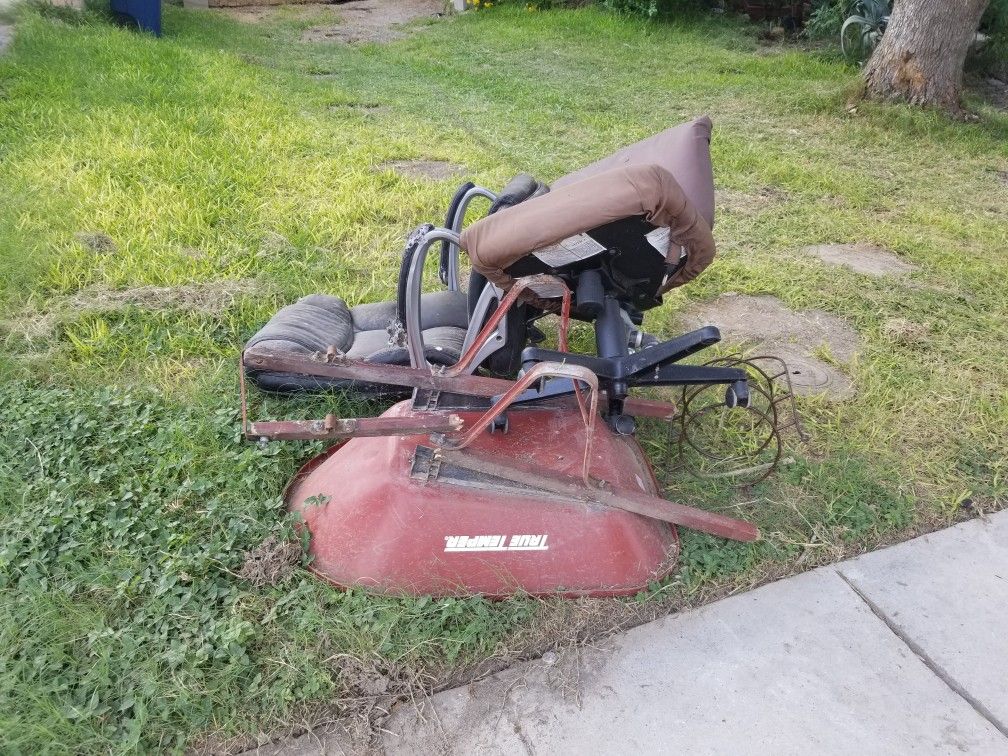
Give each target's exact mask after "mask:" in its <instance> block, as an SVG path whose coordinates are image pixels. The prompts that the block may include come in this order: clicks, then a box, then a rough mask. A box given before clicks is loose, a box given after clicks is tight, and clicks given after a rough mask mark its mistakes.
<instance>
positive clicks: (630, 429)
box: [610, 415, 637, 436]
mask: <svg viewBox="0 0 1008 756" xmlns="http://www.w3.org/2000/svg"><path fill="white" fill-rule="evenodd" d="M610 425H611V426H612V429H613V430H614V431H615V432H616V434H617V435H620V436H632V435H633V434H634V433H635V432H636V430H637V421H636V420H634V419H633V416H632V415H616V416H615V417H613V418H612V420H610Z"/></svg>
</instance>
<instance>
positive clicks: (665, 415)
mask: <svg viewBox="0 0 1008 756" xmlns="http://www.w3.org/2000/svg"><path fill="white" fill-rule="evenodd" d="M623 413H624V414H626V415H633V416H634V417H655V418H658V419H659V420H674V419H675V418H676V417H677V416H678V415H679V407H678V406H677V405H676V403H675V402H663V401H660V400H658V399H640V398H637V397H632V396H630V397H627V398H626V399H624V400H623Z"/></svg>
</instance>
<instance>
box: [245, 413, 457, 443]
mask: <svg viewBox="0 0 1008 756" xmlns="http://www.w3.org/2000/svg"><path fill="white" fill-rule="evenodd" d="M462 426H463V421H462V418H461V417H459V416H458V415H454V414H453V415H422V416H419V417H348V418H338V417H336V416H335V415H332V414H330V415H327V416H326V418H325V419H324V420H264V421H260V422H257V423H250V424H249V425H248V426H247V427H246V429H245V435H246V437H248V438H252V439H257V438H268V439H272V440H274V441H335V440H339V439H343V438H353V437H361V436H414V435H420V434H425V433H453V432H455V431H458V430H461V429H462Z"/></svg>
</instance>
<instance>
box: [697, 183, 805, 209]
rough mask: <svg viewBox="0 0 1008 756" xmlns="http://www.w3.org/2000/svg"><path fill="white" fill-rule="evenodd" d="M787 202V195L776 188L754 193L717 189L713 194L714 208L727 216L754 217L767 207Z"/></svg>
mask: <svg viewBox="0 0 1008 756" xmlns="http://www.w3.org/2000/svg"><path fill="white" fill-rule="evenodd" d="M787 200H788V193H787V192H785V191H784V190H783V189H779V188H777V187H776V186H763V187H760V188H759V189H757V190H756V191H755V192H741V191H737V190H735V189H718V190H717V191H716V192H715V193H714V204H715V206H716V207H717V208H718V210H720V211H722V212H725V213H728V214H729V215H754V214H756V213H758V212H759V211H761V210H763V209H765V208H767V207H771V206H773V205H781V204H783V203H784V202H787Z"/></svg>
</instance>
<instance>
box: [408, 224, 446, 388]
mask: <svg viewBox="0 0 1008 756" xmlns="http://www.w3.org/2000/svg"><path fill="white" fill-rule="evenodd" d="M438 241H447V242H448V243H449V244H452V245H454V246H455V248H456V249H457V248H458V244H459V235H458V234H457V233H455V232H454V231H450V230H448V229H447V228H435V229H433V230H432V231H428V232H427V233H426V234H424V237H423V239H422V240H421V242H420V246H418V247H417V249H416V252H414V253H413V260H412V262H411V263H410V269H409V277H408V278H407V279H406V322H405V323H404V324H403V325H404V326H405V327H406V340H407V342H408V347H409V355H410V365H412V366H413V367H415V368H422V367H426V368H427V369H428V370H430V364H429V363H428V362H427V356H426V352H425V351H424V343H423V328H422V326H421V322H420V321H421V319H422V317H423V313H421V312H420V292H421V290H422V289H423V270H424V262H425V261H426V260H427V252H428V251H429V250H430V248H431V245H432V244H433V243H434V242H438Z"/></svg>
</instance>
